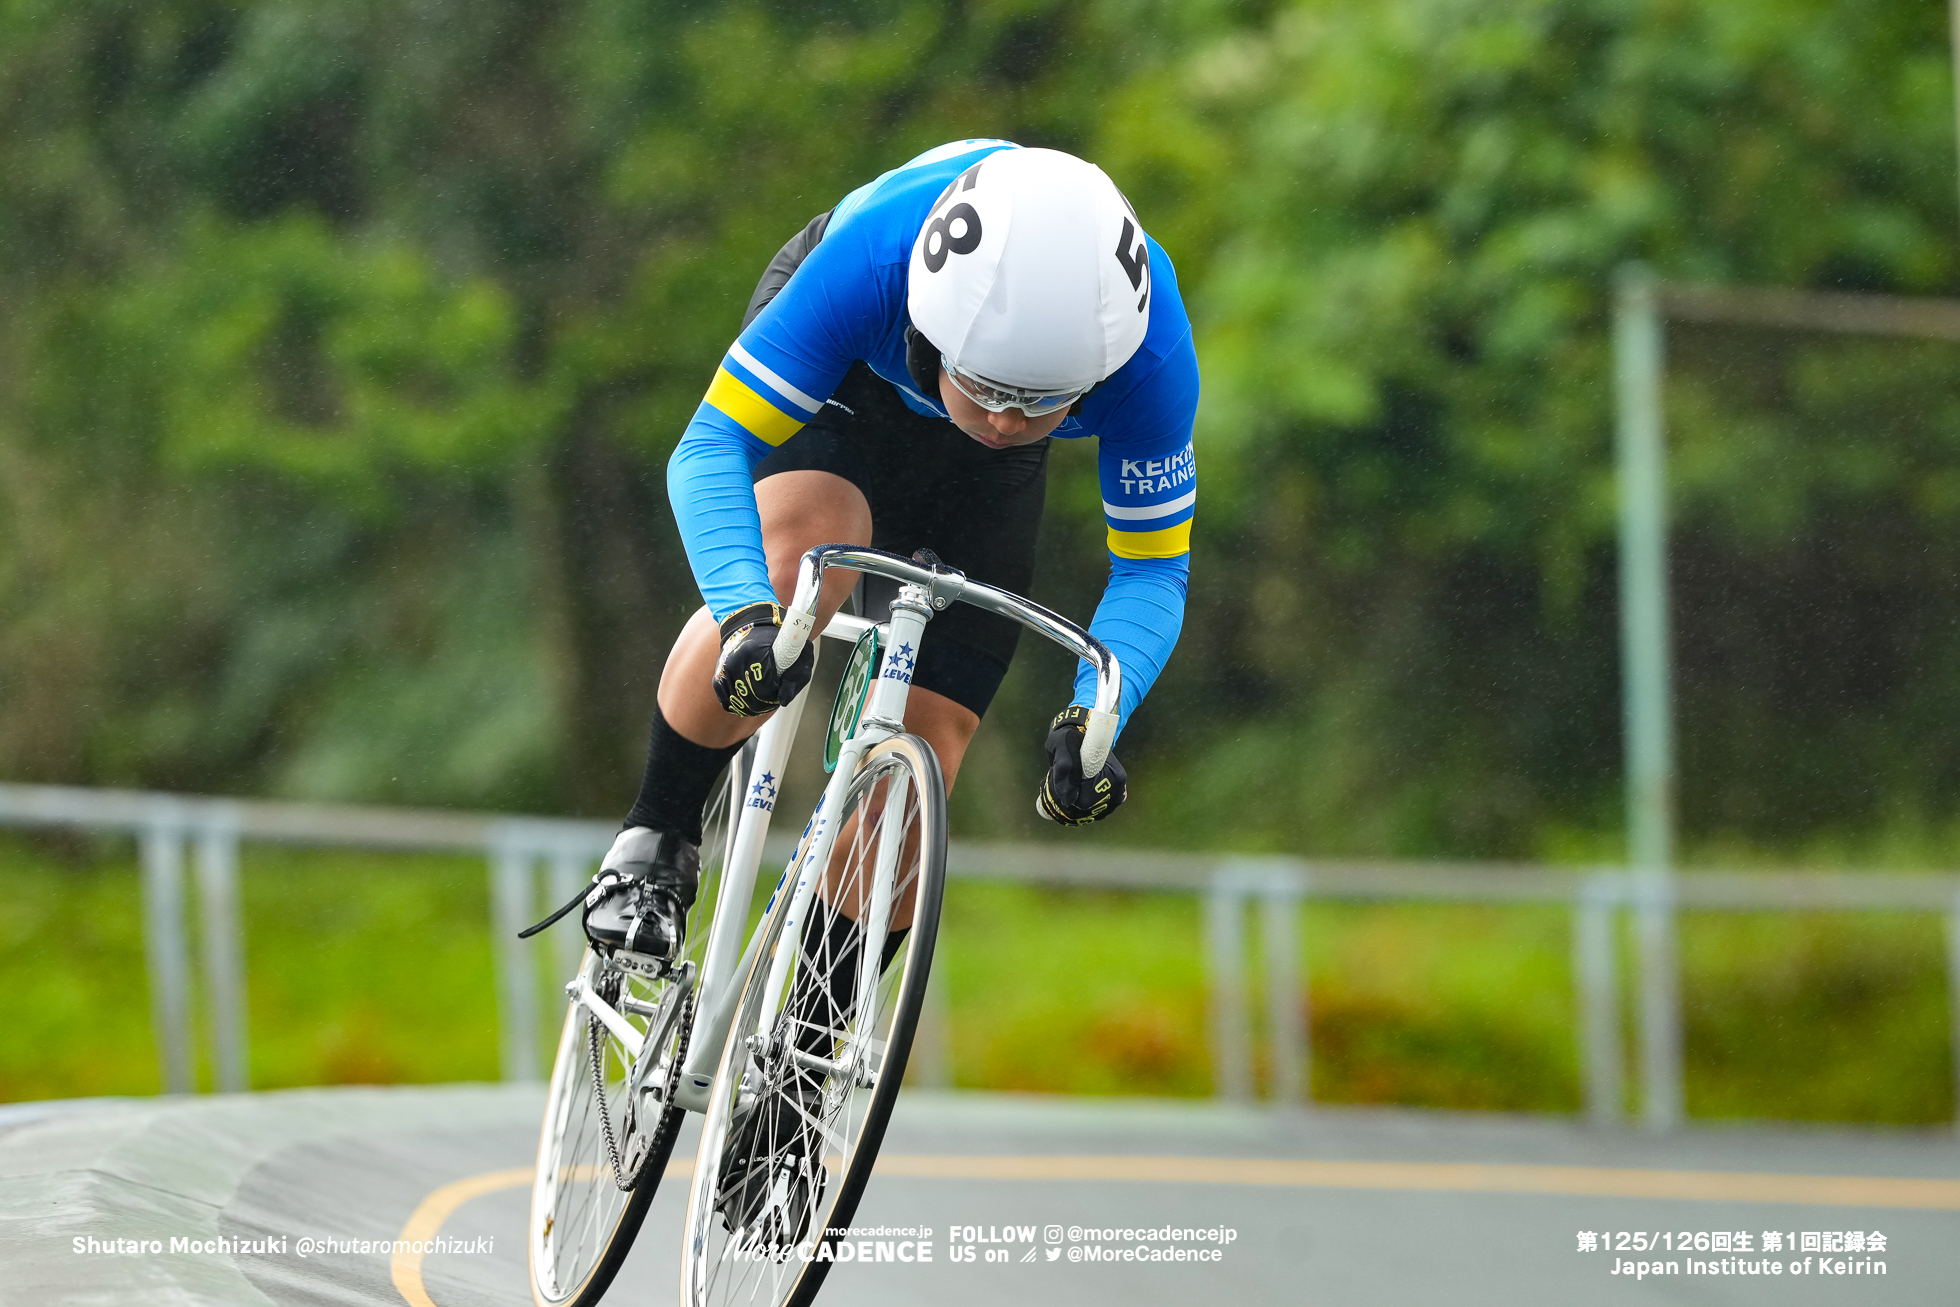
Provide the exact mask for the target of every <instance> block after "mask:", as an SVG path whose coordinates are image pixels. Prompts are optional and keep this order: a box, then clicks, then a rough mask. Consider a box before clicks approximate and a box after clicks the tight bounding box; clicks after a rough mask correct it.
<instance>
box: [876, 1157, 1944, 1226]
mask: <svg viewBox="0 0 1960 1307" xmlns="http://www.w3.org/2000/svg"><path fill="white" fill-rule="evenodd" d="M877 1172H878V1174H880V1175H888V1176H906V1177H917V1178H920V1179H932V1180H1103V1181H1115V1182H1119V1183H1127V1184H1138V1183H1144V1184H1150V1183H1156V1184H1231V1185H1260V1186H1278V1187H1285V1188H1296V1189H1400V1190H1405V1191H1414V1192H1417V1193H1483V1194H1492V1193H1504V1194H1556V1195H1560V1196H1566V1197H1586V1198H1661V1199H1673V1200H1686V1201H1693V1202H1724V1203H1785V1204H1797V1205H1801V1206H1809V1207H1897V1208H1910V1209H1922V1210H1929V1211H1941V1212H1950V1211H1960V1181H1956V1180H1915V1179H1898V1178H1894V1177H1883V1176H1859V1175H1779V1174H1776V1173H1773V1172H1749V1171H1642V1170H1632V1169H1628V1168H1622V1167H1593V1166H1521V1165H1490V1164H1483V1163H1474V1162H1470V1163H1465V1162H1320V1161H1307V1160H1301V1159H1283V1158H1257V1157H1107V1156H1103V1157H976V1156H971V1155H951V1156H941V1157H934V1156H921V1155H914V1156H904V1155H899V1156H890V1157H880V1158H879V1159H878V1165H877Z"/></svg>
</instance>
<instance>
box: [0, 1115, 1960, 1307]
mask: <svg viewBox="0 0 1960 1307" xmlns="http://www.w3.org/2000/svg"><path fill="white" fill-rule="evenodd" d="M541 1101H542V1091H541V1090H538V1089H536V1088H504V1087H475V1086H463V1087H454V1088H442V1089H395V1090H318V1091H300V1092H290V1093H278V1094H258V1095H249V1096H242V1097H235V1098H202V1099H179V1100H107V1101H102V1102H93V1103H91V1102H79V1103H65V1104H53V1105H31V1104H30V1105H24V1106H20V1107H14V1108H0V1303H6V1304H13V1303H21V1304H30V1303H31V1304H36V1305H37V1307H38V1305H39V1304H45V1303H115V1304H123V1303H133V1302H143V1303H212V1304H232V1303H264V1302H275V1303H289V1304H306V1305H309V1307H310V1305H314V1304H320V1305H325V1304H335V1305H346V1307H353V1305H355V1304H360V1305H362V1307H368V1305H371V1304H399V1303H402V1302H404V1301H405V1299H404V1296H403V1291H402V1289H401V1288H400V1287H398V1282H397V1281H398V1276H399V1268H398V1267H396V1266H395V1265H394V1264H393V1262H392V1260H391V1259H390V1258H389V1257H388V1256H384V1255H373V1254H359V1253H329V1254H315V1255H312V1256H308V1257H301V1256H299V1255H298V1251H297V1248H298V1241H299V1240H300V1239H302V1238H306V1237H316V1238H317V1237H330V1238H338V1239H345V1238H357V1239H377V1240H378V1239H396V1238H399V1237H401V1236H402V1234H403V1231H404V1228H405V1226H407V1225H408V1224H409V1222H410V1220H411V1217H413V1216H414V1215H415V1214H416V1213H417V1211H418V1209H420V1210H421V1212H422V1213H423V1219H424V1221H425V1222H426V1221H427V1220H428V1219H431V1218H430V1215H429V1214H430V1213H431V1212H435V1213H436V1214H437V1215H438V1216H440V1210H439V1209H441V1208H445V1207H447V1208H450V1209H451V1210H449V1212H448V1215H447V1216H446V1217H442V1218H441V1225H440V1229H441V1233H442V1234H443V1235H444V1236H447V1237H450V1238H453V1239H476V1238H478V1237H482V1238H484V1239H485V1240H488V1241H491V1242H492V1243H493V1244H494V1251H491V1252H489V1253H487V1254H477V1255H459V1254H438V1255H432V1256H430V1257H428V1258H427V1259H426V1261H425V1262H424V1263H423V1264H422V1266H421V1267H420V1279H419V1284H420V1286H421V1288H422V1289H423V1291H425V1292H426V1295H427V1298H428V1300H429V1301H430V1302H432V1303H434V1304H437V1305H439V1307H476V1305H483V1307H488V1305H490V1304H510V1305H512V1307H516V1305H519V1304H523V1303H526V1302H528V1301H529V1293H528V1290H527V1288H526V1279H525V1269H524V1251H523V1227H524V1221H525V1215H526V1206H527V1203H528V1198H529V1195H528V1190H527V1189H526V1188H525V1187H524V1184H523V1177H524V1172H525V1171H526V1170H527V1168H528V1167H529V1165H530V1163H531V1160H532V1155H533V1152H534V1147H535V1128H536V1126H535V1122H536V1118H537V1114H538V1111H539V1108H540V1106H541ZM885 1154H886V1156H887V1157H888V1158H889V1159H890V1162H891V1165H890V1168H889V1172H888V1173H885V1174H881V1175H880V1177H879V1178H877V1179H876V1180H874V1182H873V1185H872V1188H871V1190H870V1193H869V1194H868V1196H867V1198H866V1201H865V1204H864V1206H863V1208H862V1209H861V1210H860V1211H859V1214H858V1217H857V1223H858V1224H860V1225H878V1224H888V1225H906V1226H921V1225H924V1226H930V1227H931V1228H932V1231H933V1236H932V1243H933V1261H932V1262H931V1263H929V1264H909V1265H901V1264H895V1263H893V1264H885V1263H880V1264H873V1265H846V1266H840V1267H839V1268H838V1269H837V1270H836V1271H835V1272H833V1274H832V1276H831V1278H830V1280H829V1283H828V1284H827V1286H826V1288H825V1290H824V1294H823V1298H822V1299H821V1301H826V1302H835V1303H855V1304H866V1305H875V1307H884V1305H885V1304H899V1303H915V1302H930V1303H932V1304H935V1307H938V1305H942V1304H943V1305H946V1307H954V1305H962V1304H982V1303H985V1304H997V1303H1001V1302H1009V1303H1014V1304H1017V1305H1025V1307H1036V1305H1039V1304H1046V1303H1057V1304H1060V1303H1069V1304H1074V1303H1091V1304H1094V1303H1109V1304H1121V1305H1122V1307H1136V1305H1138V1304H1154V1303H1163V1304H1177V1305H1178V1307H1185V1305H1186V1304H1189V1303H1192V1302H1194V1301H1226V1302H1234V1303H1238V1302H1252V1303H1266V1302H1271V1303H1312V1304H1357V1305H1358V1304H1367V1305H1368V1307H1376V1305H1377V1304H1402V1303H1409V1304H1427V1303H1450V1304H1505V1305H1507V1307H1509V1305H1513V1304H1538V1303H1546V1304H1568V1303H1572V1304H1577V1303H1585V1304H1590V1303H1613V1304H1622V1303H1624V1304H1628V1305H1629V1307H1633V1305H1636V1304H1643V1305H1644V1304H1660V1303H1683V1304H1778V1305H1779V1307H1781V1305H1783V1304H1789V1305H1791V1307H1798V1305H1801V1304H1812V1303H1844V1304H1860V1305H1862V1304H1890V1303H1910V1304H1948V1303H1953V1302H1955V1301H1960V1289H1957V1288H1956V1286H1960V1143H1956V1142H1955V1141H1954V1140H1953V1139H1952V1138H1951V1137H1950V1136H1948V1135H1946V1134H1945V1133H1943V1132H1942V1133H1923V1134H1915V1133H1893V1134H1884V1133H1853V1132H1840V1131H1830V1132H1826V1131H1814V1132H1813V1131H1790V1130H1768V1129H1736V1130H1722V1131H1716V1130H1698V1131H1694V1132H1691V1133H1689V1134H1686V1135H1683V1136H1680V1137H1678V1138H1674V1139H1670V1140H1665V1141H1652V1140H1647V1139H1645V1138H1642V1137H1640V1136H1638V1135H1632V1134H1624V1135H1620V1134H1599V1133H1594V1132H1588V1131H1585V1130H1582V1129H1579V1128H1577V1127H1574V1126H1570V1125H1566V1124H1564V1123H1559V1122H1555V1121H1546V1120H1536V1119H1522V1118H1492V1117H1466V1116H1454V1115H1442V1114H1426V1113H1422V1114H1419V1113H1401V1112H1374V1111H1342V1110H1322V1111H1316V1112H1313V1113H1311V1114H1275V1113H1267V1112H1259V1111H1250V1110H1238V1109H1226V1108H1217V1107H1211V1106H1208V1105H1195V1104H1194V1105H1184V1104H1162V1103H1135V1102H1131V1103H1121V1104H1111V1103H1089V1102H1082V1101H1066V1102H1063V1101H1054V1100H1035V1099H1016V1098H1006V1097H998V1096H981V1095H942V1096H931V1095H919V1096H915V1097H910V1098H908V1099H907V1100H904V1101H903V1102H902V1104H901V1107H900V1113H899V1116H898V1118H897V1120H895V1122H894V1124H893V1128H892V1132H891V1135H890V1137H889V1139H888V1141H887V1144H886V1148H885ZM684 1155H687V1156H691V1139H690V1138H684V1139H683V1141H682V1147H681V1149H679V1150H677V1152H676V1156H677V1157H681V1156H684ZM1803 1177H1811V1178H1808V1179H1806V1178H1803ZM472 1179H476V1180H477V1181H478V1183H477V1184H476V1185H475V1186H474V1187H473V1189H461V1188H454V1187H452V1186H455V1185H456V1184H457V1183H458V1182H462V1181H468V1180H472ZM470 1194H473V1196H466V1195H470ZM682 1198H683V1188H682V1186H681V1185H680V1184H679V1183H676V1182H669V1183H668V1184H667V1185H666V1186H664V1187H663V1191H662V1193H661V1194H660V1195H659V1196H658V1197H657V1198H656V1199H655V1203H654V1207H653V1211H652V1214H651V1215H650V1216H649V1218H648V1222H647V1226H646V1229H645V1231H644V1233H643V1235H642V1238H641V1240H640V1243H639V1245H638V1246H637V1247H636V1249H635V1252H634V1255H633V1258H632V1260H631V1261H630V1262H629V1264H628V1266H627V1269H626V1271H625V1272H624V1273H623V1275H622V1277H621V1280H620V1281H619V1283H618V1284H617V1285H616V1287H615V1289H614V1291H613V1293H612V1294H611V1295H610V1296H609V1298H608V1301H609V1302H619V1303H628V1304H635V1307H644V1305H646V1304H655V1303H670V1302H672V1301H674V1297H675V1288H676V1285H675V1273H674V1254H675V1244H676V1242H677V1240H678V1229H679V1222H680V1206H681V1202H682ZM1050 1225H1057V1226H1061V1227H1062V1232H1063V1236H1064V1238H1063V1242H1062V1244H1061V1245H1060V1247H1061V1248H1062V1252H1061V1253H1059V1254H1058V1255H1057V1257H1056V1259H1055V1260H1053V1261H1050V1260H1048V1259H1047V1256H1046V1250H1047V1248H1048V1246H1049V1245H1048V1243H1047V1241H1046V1238H1045V1235H1046V1233H1047V1231H1046V1229H1045V1227H1047V1226H1050ZM1025 1226H1033V1227H1036V1232H1035V1234H1036V1237H1035V1242H1034V1244H1033V1245H1029V1244H1024V1243H1019V1242H1014V1243H1004V1244H993V1245H990V1244H988V1243H986V1242H985V1241H984V1239H975V1238H961V1239H953V1238H949V1235H950V1234H952V1233H953V1230H952V1227H978V1228H977V1229H976V1230H974V1231H972V1232H970V1233H971V1234H973V1235H978V1236H987V1235H989V1234H993V1235H1004V1234H1005V1233H1006V1232H1007V1230H1008V1229H1009V1228H1010V1227H1014V1228H1016V1230H1017V1232H1018V1228H1019V1227H1025ZM1072 1226H1089V1227H1095V1226H1102V1227H1132V1228H1136V1227H1162V1226H1177V1227H1191V1228H1198V1227H1220V1226H1223V1227H1228V1228H1230V1229H1232V1230H1234V1231H1236V1238H1235V1239H1234V1241H1233V1242H1231V1243H1230V1244H1229V1245H1227V1246H1226V1247H1225V1249H1224V1253H1223V1256H1222V1259H1221V1260H1219V1261H1217V1262H1207V1263H1182V1264H1169V1265H1166V1264H1140V1263H1116V1264H1103V1263H1087V1262H1074V1261H1071V1260H1069V1256H1070V1254H1069V1249H1070V1248H1072V1247H1079V1246H1082V1245H1083V1244H1087V1243H1090V1242H1093V1241H1092V1240H1090V1239H1088V1238H1087V1237H1086V1236H1085V1237H1084V1238H1083V1239H1081V1240H1077V1241H1073V1242H1071V1241H1070V1239H1069V1238H1068V1237H1067V1236H1068V1230H1069V1227H1072ZM1718 1228H1719V1229H1721V1230H1724V1231H1736V1230H1742V1231H1747V1232H1749V1233H1750V1235H1751V1236H1752V1242H1754V1243H1756V1245H1757V1246H1758V1248H1760V1243H1761V1237H1762V1232H1763V1231H1764V1230H1769V1229H1775V1230H1783V1231H1789V1232H1792V1233H1793V1234H1797V1235H1801V1234H1802V1232H1805V1231H1811V1230H1816V1231H1827V1230H1828V1231H1845V1230H1853V1229H1855V1230H1858V1231H1860V1232H1870V1231H1874V1230H1876V1231H1881V1232H1883V1233H1884V1234H1885V1236H1886V1242H1887V1250H1886V1251H1885V1253H1883V1254H1880V1255H1877V1256H1878V1259H1879V1260H1882V1261H1883V1262H1884V1263H1885V1265H1886V1270H1887V1274H1886V1275H1885V1276H1883V1277H1882V1278H1881V1277H1877V1276H1859V1277H1856V1278H1848V1277H1847V1278H1840V1277H1837V1276H1820V1275H1819V1274H1818V1273H1817V1271H1816V1269H1815V1267H1816V1262H1817V1260H1818V1258H1817V1257H1816V1255H1814V1254H1813V1255H1812V1256H1811V1258H1810V1263H1811V1266H1812V1270H1811V1272H1810V1273H1809V1274H1797V1275H1790V1274H1787V1273H1786V1274H1784V1275H1782V1276H1767V1277H1761V1278H1756V1277H1739V1276H1701V1275H1697V1276H1689V1275H1686V1274H1681V1275H1676V1276H1660V1277H1653V1278H1647V1279H1645V1280H1642V1281H1633V1280H1630V1279H1629V1278H1627V1277H1624V1276H1614V1275H1613V1274H1611V1271H1612V1268H1613V1266H1614V1263H1615V1262H1616V1260H1618V1258H1619V1256H1620V1255H1619V1254H1615V1253H1604V1252H1601V1253H1590V1254H1588V1253H1581V1252H1578V1251H1576V1249H1577V1245H1578V1240H1577V1234H1578V1232H1579V1231H1581V1230H1593V1231H1604V1232H1618V1231H1626V1232H1629V1233H1631V1232H1636V1231H1644V1232H1653V1233H1663V1232H1666V1231H1675V1232H1679V1231H1682V1230H1688V1231H1710V1232H1712V1231H1714V1230H1716V1229H1718ZM214 1235H216V1236H222V1237H226V1238H232V1239H261V1238H265V1237H267V1236H268V1235H270V1236H273V1237H283V1238H284V1239H285V1241H286V1242H285V1245H284V1250H283V1251H280V1252H271V1253H265V1254H259V1255H238V1256H227V1255H223V1254H206V1255H197V1254H191V1253H179V1254H171V1253H169V1252H167V1251H166V1252H164V1253H162V1254H141V1255H119V1254H109V1255H103V1254H95V1255H78V1254H76V1253H75V1252H73V1251H72V1241H73V1240H74V1239H75V1238H76V1237H81V1238H84V1239H87V1238H91V1237H92V1238H95V1239H97V1240H98V1241H106V1240H116V1239H159V1240H162V1241H164V1242H165V1245H166V1247H167V1241H168V1240H169V1239H170V1238H171V1237H172V1236H180V1237H185V1238H192V1239H207V1238H210V1237H212V1236H214ZM1133 1242H1134V1241H1127V1240H1125V1241H1110V1243H1111V1244H1120V1245H1122V1246H1132V1245H1133ZM955 1246H960V1247H966V1248H970V1249H972V1251H973V1257H974V1259H973V1260H972V1261H956V1260H954V1255H955V1253H954V1250H955ZM1184 1246H1185V1247H1187V1248H1188V1247H1203V1246H1206V1245H1204V1244H1203V1243H1197V1242H1193V1241H1188V1240H1187V1241H1185V1243H1184ZM990 1247H991V1248H992V1249H994V1250H995V1251H996V1252H997V1253H1001V1252H1004V1253H1005V1256H1006V1258H1007V1260H1006V1261H1004V1262H1002V1261H993V1262H989V1261H988V1260H986V1254H987V1252H988V1251H989V1248H990ZM1031 1247H1032V1248H1034V1249H1035V1250H1036V1251H1035V1255H1034V1260H1033V1261H1032V1262H1025V1261H1023V1260H1021V1259H1022V1258H1023V1257H1025V1256H1027V1255H1028V1252H1029V1250H1030V1248H1031ZM1689 1255H1694V1254H1689ZM1624 1256H1625V1257H1626V1258H1627V1259H1629V1260H1651V1259H1652V1258H1653V1255H1652V1254H1646V1255H1641V1254H1637V1253H1634V1252H1632V1251H1629V1252H1628V1253H1626V1254H1624ZM1669 1257H1670V1254H1666V1253H1663V1254H1661V1260H1663V1261H1665V1260H1667V1259H1668V1258H1669ZM1671 1257H1672V1259H1673V1260H1674V1261H1675V1262H1677V1263H1682V1264H1683V1265H1682V1268H1681V1269H1683V1270H1685V1262H1686V1260H1687V1255H1683V1254H1680V1253H1674V1254H1671ZM1763 1257H1764V1255H1763V1254H1762V1253H1761V1252H1755V1253H1752V1254H1749V1258H1750V1260H1752V1261H1758V1260H1761V1259H1763ZM1803 1257H1804V1254H1802V1253H1799V1254H1798V1255H1797V1260H1798V1261H1801V1260H1802V1259H1803ZM1768 1259H1769V1260H1774V1261H1780V1262H1783V1263H1784V1264H1785V1265H1786V1266H1787V1265H1788V1264H1789V1263H1790V1261H1791V1258H1790V1257H1789V1256H1788V1255H1787V1254H1771V1255H1769V1258H1768ZM1840 1259H1842V1260H1847V1261H1850V1260H1852V1259H1850V1258H1846V1257H1844V1255H1842V1254H1839V1255H1838V1256H1836V1257H1833V1258H1832V1260H1833V1261H1837V1260H1840Z"/></svg>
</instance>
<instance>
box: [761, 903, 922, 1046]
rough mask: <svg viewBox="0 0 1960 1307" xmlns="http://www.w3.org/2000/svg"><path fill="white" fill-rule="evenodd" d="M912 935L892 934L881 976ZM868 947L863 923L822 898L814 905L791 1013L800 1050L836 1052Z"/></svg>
mask: <svg viewBox="0 0 1960 1307" xmlns="http://www.w3.org/2000/svg"><path fill="white" fill-rule="evenodd" d="M910 932H911V927H909V926H906V927H902V928H901V929H898V930H893V931H888V932H886V934H885V947H884V948H882V949H881V950H879V956H878V974H879V975H881V976H882V975H883V974H884V973H885V970H886V968H888V967H890V966H891V964H892V959H893V958H895V957H897V956H898V950H899V948H900V947H901V946H903V945H904V943H905V937H906V935H907V934H909V933H910ZM863 947H864V930H863V928H862V927H860V926H859V925H858V924H857V922H855V921H852V920H851V919H850V918H849V917H847V916H845V915H844V914H843V913H841V912H838V911H836V910H834V909H832V908H831V907H830V906H829V905H828V904H826V903H824V902H823V900H821V899H815V898H813V899H812V900H811V901H810V919H809V920H808V921H806V922H804V923H803V938H802V942H801V948H802V952H803V965H802V966H801V967H798V968H797V977H796V986H795V993H794V995H793V997H792V998H791V1000H790V1012H791V1013H792V1014H793V1015H794V1016H795V1018H796V1020H797V1022H798V1023H799V1024H798V1026H797V1030H796V1047H797V1049H798V1050H799V1051H801V1052H804V1053H814V1054H815V1055H817V1056H818V1057H829V1056H831V1054H832V1053H833V1052H834V1051H835V1048H834V1045H835V1040H834V1039H833V1037H832V1035H831V1034H830V1032H832V1031H837V1030H841V1029H843V1026H844V1017H845V1014H846V1013H847V1012H848V1011H849V1010H850V1007H851V1001H852V999H853V997H855V994H856V990H857V969H858V951H859V950H860V949H861V948H863ZM826 968H827V969H828V970H827V971H826ZM818 974H823V975H824V979H825V981H826V982H827V983H826V984H824V985H821V986H820V985H818V984H817V981H816V977H817V975H818Z"/></svg>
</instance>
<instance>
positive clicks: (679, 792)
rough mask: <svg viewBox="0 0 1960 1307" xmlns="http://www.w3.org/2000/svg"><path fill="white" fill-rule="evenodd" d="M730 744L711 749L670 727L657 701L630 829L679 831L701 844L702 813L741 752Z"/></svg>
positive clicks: (629, 821) (627, 817) (627, 822)
mask: <svg viewBox="0 0 1960 1307" xmlns="http://www.w3.org/2000/svg"><path fill="white" fill-rule="evenodd" d="M741 747H742V746H741V745H739V744H731V745H729V746H728V747H727V748H724V749H711V748H709V747H708V746H707V745H705V744H696V743H695V742H694V741H692V740H690V739H688V738H687V737H686V736H684V735H682V734H681V733H680V732H679V731H676V730H675V729H674V728H673V727H671V726H669V725H668V724H667V719H666V718H665V717H663V716H662V715H661V713H660V705H659V704H658V703H656V704H654V706H653V729H652V731H651V732H650V733H649V736H648V739H647V769H646V773H645V775H644V776H642V777H641V779H640V797H639V798H637V799H635V800H634V801H633V810H632V811H631V812H629V813H627V814H626V824H627V825H628V826H650V827H652V828H653V829H654V830H669V831H675V832H678V833H679V834H680V836H681V838H683V839H685V840H688V841H690V842H691V843H694V844H699V843H700V842H701V809H702V808H703V807H704V806H705V805H706V804H707V802H708V795H709V793H710V792H711V791H712V790H713V789H714V788H715V781H716V779H717V778H718V777H720V775H721V769H722V765H723V764H724V763H726V762H727V761H728V760H729V759H730V758H732V757H734V756H735V754H736V753H737V752H739V751H740V750H741Z"/></svg>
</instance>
